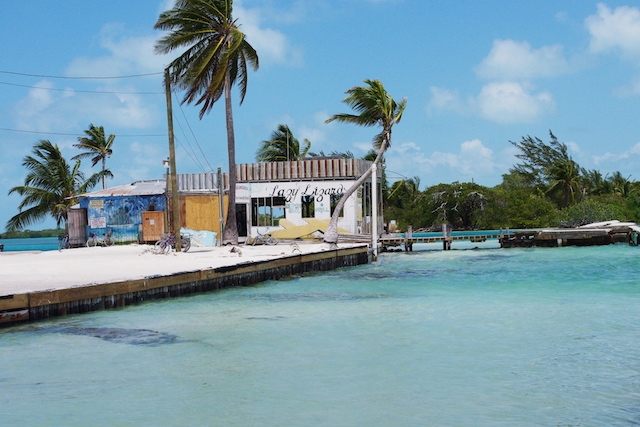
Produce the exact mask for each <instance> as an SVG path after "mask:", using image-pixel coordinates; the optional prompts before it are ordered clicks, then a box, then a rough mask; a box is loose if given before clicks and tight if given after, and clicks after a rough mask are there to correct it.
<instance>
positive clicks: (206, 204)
mask: <svg viewBox="0 0 640 427" xmlns="http://www.w3.org/2000/svg"><path fill="white" fill-rule="evenodd" d="M227 202H228V201H227V197H226V196H225V197H223V210H222V211H223V212H224V213H226V212H227ZM180 219H181V221H180V222H182V226H183V227H186V228H190V229H192V230H209V231H215V232H216V233H218V234H220V208H219V207H218V195H217V194H182V195H181V196H180Z"/></svg>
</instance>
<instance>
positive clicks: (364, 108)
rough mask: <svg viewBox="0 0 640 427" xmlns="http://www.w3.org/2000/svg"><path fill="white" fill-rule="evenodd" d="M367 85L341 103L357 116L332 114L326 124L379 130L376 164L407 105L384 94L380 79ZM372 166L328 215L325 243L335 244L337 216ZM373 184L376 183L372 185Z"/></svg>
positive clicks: (375, 140) (374, 144)
mask: <svg viewBox="0 0 640 427" xmlns="http://www.w3.org/2000/svg"><path fill="white" fill-rule="evenodd" d="M364 83H365V84H366V86H355V87H353V88H351V89H349V90H348V91H346V92H345V93H346V94H347V97H346V98H345V99H343V100H342V102H344V103H345V104H347V105H349V106H350V107H351V108H352V109H354V110H355V111H356V112H358V113H359V114H357V115H356V114H347V113H345V114H335V115H333V116H332V117H330V118H329V119H327V120H326V121H325V123H330V122H332V121H338V122H342V123H352V124H356V125H359V126H366V127H369V126H375V125H379V126H380V127H382V131H381V132H380V133H379V134H377V135H376V136H375V137H374V138H373V146H374V147H375V148H376V149H377V150H378V153H377V155H376V158H375V160H374V161H373V165H378V164H379V163H380V159H381V158H382V155H383V154H384V153H385V151H387V148H389V145H391V129H392V128H393V125H395V124H396V123H398V122H399V121H400V119H402V113H403V112H404V109H405V107H406V105H407V100H406V98H405V99H403V100H402V101H400V102H399V103H396V101H394V99H393V98H392V97H391V96H390V95H389V94H388V93H387V91H386V90H385V89H384V86H383V85H382V83H381V82H380V81H379V80H369V79H367V80H365V81H364ZM373 165H372V167H370V168H369V169H368V170H367V172H365V173H364V174H363V175H362V176H361V177H360V178H359V179H358V180H357V181H356V182H355V183H354V184H353V185H352V186H351V187H350V188H349V189H348V190H347V191H346V192H345V193H344V194H343V195H342V197H341V198H340V200H339V201H338V204H337V205H336V208H335V210H334V212H333V215H331V221H330V222H329V226H328V227H327V231H326V232H325V234H324V242H325V243H328V244H330V245H331V246H332V247H335V246H337V244H338V217H339V216H340V212H341V211H342V208H343V207H344V204H345V202H346V201H347V199H348V198H349V197H350V196H351V195H352V194H353V193H354V192H355V191H356V190H357V189H358V188H359V187H360V186H361V185H362V184H363V183H364V182H365V181H366V180H367V179H368V178H369V177H370V176H371V173H372V171H373ZM374 185H375V183H374ZM374 209H376V207H374Z"/></svg>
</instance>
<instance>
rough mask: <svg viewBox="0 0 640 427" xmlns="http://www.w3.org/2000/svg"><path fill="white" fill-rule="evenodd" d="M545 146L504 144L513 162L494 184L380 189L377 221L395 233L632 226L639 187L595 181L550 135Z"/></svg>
mask: <svg viewBox="0 0 640 427" xmlns="http://www.w3.org/2000/svg"><path fill="white" fill-rule="evenodd" d="M549 137H550V140H549V142H548V143H545V142H543V141H542V140H541V139H540V138H537V137H531V136H526V137H523V138H522V140H521V141H519V142H513V141H510V142H511V144H513V145H514V146H515V147H516V148H517V150H518V152H517V154H516V158H517V159H518V160H519V162H518V163H516V164H515V165H514V166H513V167H511V168H510V169H509V171H508V173H506V174H504V175H502V182H501V183H500V184H499V185H497V186H495V187H485V186H482V185H479V184H476V183H473V182H454V183H451V184H438V185H434V186H431V187H427V188H425V189H424V190H420V188H419V187H420V179H419V178H418V177H414V178H410V179H407V180H404V181H399V182H395V183H394V184H393V185H391V187H389V189H388V197H387V199H386V209H385V218H389V219H397V220H398V222H399V226H400V227H401V228H406V227H407V226H409V225H411V226H413V227H414V229H416V228H417V229H421V228H422V229H433V228H439V227H440V225H441V224H442V223H448V224H451V225H453V226H454V227H455V228H457V229H498V228H507V227H508V228H539V227H578V226H581V225H585V224H589V223H593V222H600V221H608V220H614V219H617V220H621V221H632V222H640V183H639V182H637V181H634V180H632V179H631V177H626V178H625V177H624V176H623V175H622V174H621V173H620V172H613V173H611V174H607V175H604V176H603V175H602V173H601V172H600V171H598V170H587V169H585V168H582V167H581V166H580V165H579V164H578V163H577V162H576V161H575V160H574V159H573V158H571V156H570V155H569V154H568V150H567V145H566V144H564V143H561V142H559V141H558V139H557V137H556V136H555V135H554V134H553V132H551V131H550V132H549Z"/></svg>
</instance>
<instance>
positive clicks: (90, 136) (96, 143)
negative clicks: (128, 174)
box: [71, 123, 116, 189]
mask: <svg viewBox="0 0 640 427" xmlns="http://www.w3.org/2000/svg"><path fill="white" fill-rule="evenodd" d="M84 133H85V134H86V136H80V137H78V143H77V144H73V146H74V147H76V148H79V149H81V150H84V151H83V152H82V153H80V154H77V155H75V156H73V157H72V158H71V159H72V160H78V159H85V158H87V157H89V158H91V166H92V167H93V166H95V165H97V164H98V162H101V163H102V169H101V171H100V176H101V179H102V188H103V189H104V188H107V184H106V181H105V179H106V178H113V173H111V171H110V170H109V169H107V166H106V162H107V159H108V158H109V157H110V156H111V154H113V149H112V148H111V147H112V146H113V141H114V140H115V139H116V136H115V135H114V134H111V135H109V136H108V137H106V136H105V133H104V127H102V126H94V125H93V123H92V124H90V125H89V129H87V130H85V131H84Z"/></svg>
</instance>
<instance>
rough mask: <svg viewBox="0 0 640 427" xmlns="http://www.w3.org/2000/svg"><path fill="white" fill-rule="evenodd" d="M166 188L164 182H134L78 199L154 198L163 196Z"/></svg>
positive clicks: (88, 194) (86, 194)
mask: <svg viewBox="0 0 640 427" xmlns="http://www.w3.org/2000/svg"><path fill="white" fill-rule="evenodd" d="M166 186H167V183H166V181H164V180H153V181H136V182H133V183H131V184H127V185H119V186H117V187H111V188H105V189H104V190H98V191H93V192H91V193H85V194H81V195H79V196H78V197H88V198H95V197H113V196H155V195H158V194H164V192H165V189H166Z"/></svg>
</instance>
